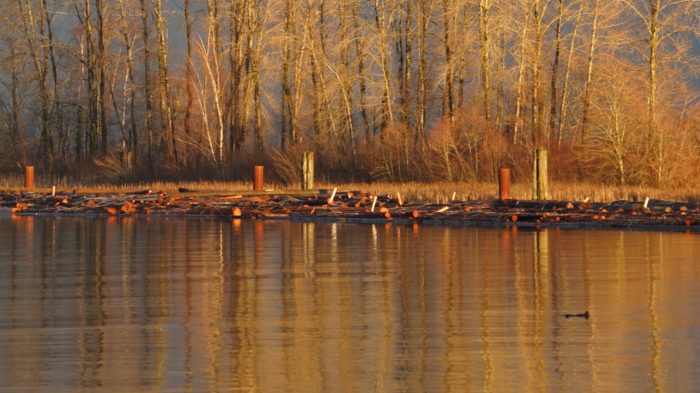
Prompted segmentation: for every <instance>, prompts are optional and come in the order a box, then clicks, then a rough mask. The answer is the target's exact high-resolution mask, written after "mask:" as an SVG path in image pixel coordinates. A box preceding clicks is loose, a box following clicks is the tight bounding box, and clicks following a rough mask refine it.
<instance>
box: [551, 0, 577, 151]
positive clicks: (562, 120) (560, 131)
mask: <svg viewBox="0 0 700 393" xmlns="http://www.w3.org/2000/svg"><path fill="white" fill-rule="evenodd" d="M581 11H582V7H579V11H578V14H577V15H576V22H574V31H573V32H572V33H571V44H569V55H568V58H567V60H566V71H565V72H564V86H563V89H564V91H563V92H562V95H561V103H560V104H559V121H558V124H557V145H559V146H561V142H562V138H563V135H564V126H565V125H566V112H567V110H568V106H567V100H568V98H569V78H570V74H571V61H572V60H573V56H574V49H575V47H576V33H577V32H578V27H579V21H580V20H581Z"/></svg>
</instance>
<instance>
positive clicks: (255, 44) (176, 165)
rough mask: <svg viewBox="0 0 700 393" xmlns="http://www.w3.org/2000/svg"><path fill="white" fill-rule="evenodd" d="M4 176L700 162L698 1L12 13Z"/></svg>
mask: <svg viewBox="0 0 700 393" xmlns="http://www.w3.org/2000/svg"><path fill="white" fill-rule="evenodd" d="M6 3H7V4H6V6H5V7H4V8H3V15H0V26H2V27H0V138H1V140H2V141H3V142H2V144H0V153H1V154H2V158H1V159H0V165H2V167H4V168H5V169H6V170H12V169H13V168H14V169H17V168H19V167H21V165H23V164H25V163H28V162H32V163H38V164H39V165H41V166H42V167H43V168H44V170H46V171H53V172H54V173H57V174H69V175H70V174H72V175H73V176H75V175H76V174H86V173H91V174H94V175H99V176H101V177H103V178H109V179H113V180H119V179H127V178H143V177H154V176H155V177H158V176H175V175H180V176H187V177H202V176H206V177H212V176H213V177H233V178H235V177H244V175H243V173H245V175H247V172H248V171H247V169H246V168H248V166H249V165H250V164H251V163H252V162H253V161H256V162H264V163H269V164H271V167H272V171H273V173H274V174H275V175H276V176H277V177H278V178H280V179H282V180H288V181H294V180H295V176H297V174H298V168H297V167H298V166H300V163H301V159H300V156H301V153H302V152H303V151H304V150H314V151H315V152H316V154H317V162H318V166H319V171H320V173H321V175H322V176H325V177H328V178H333V179H343V180H378V179H382V180H396V181H406V180H423V181H430V180H444V179H446V180H484V179H491V178H493V177H494V176H495V174H496V170H497V168H498V167H499V166H504V165H505V166H511V167H513V168H514V169H515V170H516V173H520V174H521V175H523V176H524V175H525V173H527V168H529V165H530V160H531V153H530V152H531V151H532V149H533V148H534V147H535V146H546V147H548V148H549V149H550V151H551V152H552V159H553V161H554V165H553V168H554V175H555V176H556V177H559V178H561V179H569V180H586V179H596V180H600V181H604V182H616V183H645V184H656V185H669V184H672V183H673V182H675V181H680V180H681V179H684V178H687V177H688V175H689V174H691V173H694V171H695V172H696V171H697V169H698V167H699V165H698V163H699V159H698V157H699V156H700V154H699V153H700V138H698V136H699V135H700V134H699V132H698V131H699V130H698V124H700V122H699V121H698V120H700V113H699V112H698V110H699V109H700V104H699V102H698V80H700V78H699V77H698V75H699V74H698V71H699V69H698V66H699V65H700V64H698V60H699V56H698V36H697V35H698V23H699V20H698V19H699V18H700V1H698V0H674V1H670V0H611V1H608V0H586V1H581V0H515V1H513V0H508V1H506V0H454V1H447V0H440V1H428V0H384V1H380V0H363V1H360V0H347V1H342V0H300V1H292V0H266V1H252V0H235V1H222V0H177V1H171V0H7V2H6Z"/></svg>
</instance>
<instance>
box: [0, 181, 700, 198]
mask: <svg viewBox="0 0 700 393" xmlns="http://www.w3.org/2000/svg"><path fill="white" fill-rule="evenodd" d="M22 184H23V180H22V178H21V177H20V176H5V177H2V178H0V189H4V190H15V189H17V190H21V189H22V188H21V186H22ZM55 186H56V189H57V191H58V192H70V191H73V190H77V191H78V192H80V193H127V192H133V191H137V190H151V191H153V192H165V193H168V194H177V193H178V192H179V191H178V190H179V189H180V188H186V189H189V190H193V191H194V194H200V195H232V194H250V193H253V184H252V182H242V181H235V182H234V181H178V182H170V181H156V182H134V183H122V184H107V183H105V184H100V183H98V184H80V183H77V184H76V183H70V182H68V181H57V182H56V183H55ZM316 187H317V188H316V190H317V191H320V192H324V190H325V191H326V192H330V191H331V190H332V189H333V188H336V187H337V188H338V190H339V191H353V190H357V191H363V192H369V193H374V194H378V195H389V194H390V195H396V194H398V193H400V194H401V197H402V198H403V199H404V200H407V201H409V200H410V201H416V202H430V203H433V202H437V203H445V202H449V201H450V200H453V199H455V200H463V201H470V200H493V199H495V198H496V197H497V195H498V185H497V184H495V183H486V182H434V183H419V182H407V183H383V182H375V183H338V184H332V183H319V182H317V183H316ZM299 188H300V186H299V184H298V183H296V184H290V185H284V184H276V183H267V184H266V191H268V192H273V193H281V192H284V193H288V194H299V193H301V192H300V191H299ZM51 190H52V185H49V184H46V183H43V184H39V187H37V188H36V191H40V192H51ZM306 193H308V192H306ZM531 196H532V186H531V184H530V183H514V184H512V186H511V198H513V199H530V198H531ZM549 196H550V199H553V200H578V201H582V200H586V199H588V200H590V201H597V202H611V201H616V200H644V199H645V198H646V197H650V198H653V199H664V200H674V201H698V200H700V190H698V189H695V188H693V187H689V186H685V187H678V188H673V189H670V188H669V189H659V188H654V187H649V186H642V185H633V186H623V185H609V184H591V183H571V182H552V183H550V186H549Z"/></svg>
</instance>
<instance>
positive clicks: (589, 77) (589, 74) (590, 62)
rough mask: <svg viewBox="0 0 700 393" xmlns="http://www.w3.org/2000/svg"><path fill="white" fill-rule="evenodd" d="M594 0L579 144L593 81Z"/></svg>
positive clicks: (595, 31)
mask: <svg viewBox="0 0 700 393" xmlns="http://www.w3.org/2000/svg"><path fill="white" fill-rule="evenodd" d="M599 3H600V0H595V3H594V8H593V24H592V25H591V43H590V45H589V47H588V63H587V68H586V84H585V85H584V87H583V117H582V119H581V143H585V142H586V131H587V130H586V126H588V111H589V108H590V106H591V81H592V80H593V63H594V59H595V48H596V45H597V34H598V5H599Z"/></svg>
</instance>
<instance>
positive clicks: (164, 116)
mask: <svg viewBox="0 0 700 393" xmlns="http://www.w3.org/2000/svg"><path fill="white" fill-rule="evenodd" d="M153 5H154V11H155V16H156V36H157V50H158V80H159V89H158V90H159V93H160V129H161V144H162V146H163V150H164V151H165V154H166V158H167V160H168V161H169V162H174V163H175V164H177V163H178V156H177V145H176V139H175V126H174V124H173V112H172V104H171V103H170V81H169V78H168V46H167V44H166V42H165V26H164V24H163V9H162V0H153Z"/></svg>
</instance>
